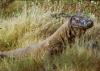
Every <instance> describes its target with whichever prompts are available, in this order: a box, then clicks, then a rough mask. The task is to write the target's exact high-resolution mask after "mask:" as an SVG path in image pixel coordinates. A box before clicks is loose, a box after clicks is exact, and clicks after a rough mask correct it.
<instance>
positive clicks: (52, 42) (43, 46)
mask: <svg viewBox="0 0 100 71" xmlns="http://www.w3.org/2000/svg"><path fill="white" fill-rule="evenodd" d="M92 26H93V21H92V20H90V19H87V18H85V17H83V16H77V15H75V16H72V17H71V18H70V19H69V21H65V23H64V24H63V25H62V26H61V27H60V28H59V29H58V30H57V31H56V32H55V33H54V34H53V35H51V36H50V37H48V38H47V39H46V40H44V41H42V42H40V43H38V44H36V45H31V46H29V47H26V48H19V49H15V50H10V51H4V52H0V57H1V58H4V57H15V58H23V57H26V56H28V55H32V57H34V56H35V57H36V56H37V57H41V58H42V57H43V56H45V55H55V54H59V53H61V52H62V51H63V49H65V45H66V43H67V42H68V44H70V45H71V44H72V43H74V42H75V38H76V37H78V38H79V37H80V36H81V35H83V34H84V33H85V32H86V30H87V29H89V28H91V27H92Z"/></svg>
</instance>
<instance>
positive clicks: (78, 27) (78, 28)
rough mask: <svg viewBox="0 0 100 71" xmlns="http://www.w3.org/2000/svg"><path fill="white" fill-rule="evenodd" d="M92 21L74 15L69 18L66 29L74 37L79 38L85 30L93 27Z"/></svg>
mask: <svg viewBox="0 0 100 71" xmlns="http://www.w3.org/2000/svg"><path fill="white" fill-rule="evenodd" d="M93 24H94V23H93V21H92V20H91V19H90V18H87V17H84V16H79V15H74V16H71V18H70V20H69V23H68V27H69V29H70V31H71V32H72V34H74V36H79V37H80V35H82V34H84V33H85V32H86V30H87V29H89V28H91V27H93Z"/></svg>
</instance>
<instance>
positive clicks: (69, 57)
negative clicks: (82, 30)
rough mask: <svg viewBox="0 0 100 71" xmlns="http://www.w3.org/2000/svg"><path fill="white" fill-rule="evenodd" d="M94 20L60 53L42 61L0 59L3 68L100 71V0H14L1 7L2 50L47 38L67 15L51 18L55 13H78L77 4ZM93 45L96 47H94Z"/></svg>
mask: <svg viewBox="0 0 100 71" xmlns="http://www.w3.org/2000/svg"><path fill="white" fill-rule="evenodd" d="M79 2H80V4H81V9H82V10H83V11H84V13H85V14H86V15H87V16H90V17H91V18H92V19H93V20H94V24H95V25H94V27H93V28H91V29H90V30H88V31H87V32H86V34H85V35H84V36H83V37H82V38H81V39H77V40H76V43H75V45H73V47H72V48H70V49H69V48H67V47H68V46H66V48H67V49H66V50H65V51H64V52H63V53H62V54H61V55H59V56H54V59H53V62H51V61H50V58H45V59H43V60H40V59H35V58H34V59H33V58H31V57H29V58H25V59H23V60H21V61H20V60H16V59H12V58H5V59H4V60H0V71H44V68H45V69H46V70H47V71H53V70H52V65H53V64H55V65H56V67H57V71H100V50H99V49H100V48H99V47H100V23H99V17H100V2H99V1H97V2H95V1H94V2H89V1H85V0H79V1H78V0H72V1H71V0H55V1H53V0H48V1H46V0H37V1H34V0H30V1H26V0H23V1H17V0H15V1H13V2H11V3H9V4H8V5H7V7H4V8H1V9H0V28H1V29H0V51H5V50H11V49H15V48H21V47H27V46H29V45H31V44H35V43H37V42H39V41H42V40H44V39H46V38H47V37H48V36H50V35H51V34H53V33H54V32H55V31H56V30H57V29H58V28H59V26H61V25H62V20H63V19H64V18H62V17H61V18H57V19H56V18H52V17H51V14H52V13H61V12H64V13H68V14H76V12H77V5H78V3H79ZM92 48H95V49H94V50H93V49H92Z"/></svg>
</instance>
